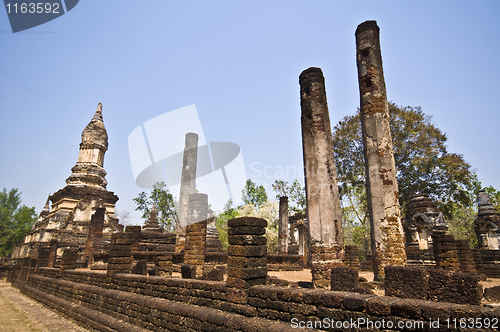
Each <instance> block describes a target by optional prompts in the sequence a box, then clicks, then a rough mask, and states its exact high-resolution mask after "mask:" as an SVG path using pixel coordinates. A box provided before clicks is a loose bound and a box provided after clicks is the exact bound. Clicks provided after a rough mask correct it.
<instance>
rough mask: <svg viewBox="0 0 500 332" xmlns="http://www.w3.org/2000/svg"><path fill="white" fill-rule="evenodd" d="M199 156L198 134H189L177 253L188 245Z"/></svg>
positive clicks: (185, 150) (182, 182) (184, 159)
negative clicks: (188, 231) (188, 217)
mask: <svg viewBox="0 0 500 332" xmlns="http://www.w3.org/2000/svg"><path fill="white" fill-rule="evenodd" d="M197 156H198V134H196V133H187V134H186V143H185V146H184V156H183V159H182V175H181V190H180V193H179V211H178V218H179V221H178V223H177V237H176V243H175V251H176V252H181V251H182V250H183V249H184V246H185V243H186V226H187V216H188V203H189V196H190V195H192V194H194V192H195V190H196V161H197Z"/></svg>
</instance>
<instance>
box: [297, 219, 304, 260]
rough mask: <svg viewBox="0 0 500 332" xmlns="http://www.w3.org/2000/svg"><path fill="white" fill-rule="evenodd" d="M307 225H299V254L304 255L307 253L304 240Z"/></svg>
mask: <svg viewBox="0 0 500 332" xmlns="http://www.w3.org/2000/svg"><path fill="white" fill-rule="evenodd" d="M304 228H305V227H304V226H303V225H301V226H300V227H297V229H298V231H299V239H298V241H297V242H298V244H299V255H301V256H302V255H304V254H305V250H304V246H305V241H304V237H305V236H304V235H305V234H304V233H305V229H304Z"/></svg>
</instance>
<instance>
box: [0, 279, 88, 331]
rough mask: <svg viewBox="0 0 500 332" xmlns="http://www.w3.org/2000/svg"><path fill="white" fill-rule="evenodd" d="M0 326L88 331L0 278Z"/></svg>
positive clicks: (10, 329) (16, 328) (3, 327)
mask: <svg viewBox="0 0 500 332" xmlns="http://www.w3.org/2000/svg"><path fill="white" fill-rule="evenodd" d="M0 326H1V330H2V331H5V332H21V331H22V332H88V330H86V329H84V328H82V327H80V326H78V325H76V324H75V323H72V322H71V321H69V320H67V319H66V318H64V317H62V316H60V315H58V314H56V313H55V312H53V311H51V310H50V309H48V308H47V307H45V306H43V305H42V304H40V303H38V302H36V301H34V300H32V299H30V298H28V297H26V296H24V295H22V294H20V293H19V290H17V289H16V288H14V287H12V286H10V284H9V283H7V282H6V281H5V279H1V280H0Z"/></svg>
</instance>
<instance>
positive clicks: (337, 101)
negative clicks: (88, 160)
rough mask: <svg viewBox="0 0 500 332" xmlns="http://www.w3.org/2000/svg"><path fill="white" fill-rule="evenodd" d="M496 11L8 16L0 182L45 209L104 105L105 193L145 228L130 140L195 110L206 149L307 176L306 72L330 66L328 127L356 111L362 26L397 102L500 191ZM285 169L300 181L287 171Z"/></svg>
mask: <svg viewBox="0 0 500 332" xmlns="http://www.w3.org/2000/svg"><path fill="white" fill-rule="evenodd" d="M499 14H500V2H498V1H493V0H492V1H425V0H424V1H422V0H420V1H376V2H375V1H349V2H348V1H259V0H256V1H182V2H180V1H176V2H174V1H163V0H149V1H138V0H135V1H132V0H130V1H98V0H85V1H80V3H79V4H78V5H77V6H76V7H75V8H74V9H73V10H71V11H70V12H68V13H67V14H65V15H63V16H61V17H59V18H57V19H55V20H53V21H51V22H48V23H46V24H43V25H40V26H38V27H35V28H32V29H29V30H26V31H24V32H19V33H16V34H13V33H12V32H11V29H10V25H9V22H8V18H7V14H6V12H5V11H3V10H0V45H2V48H1V49H2V53H1V55H0V60H1V61H0V72H1V75H0V112H1V113H0V114H1V130H0V155H1V156H2V162H1V163H0V188H3V187H6V188H12V187H17V188H19V189H20V190H21V191H22V192H23V195H22V198H23V202H24V203H25V204H26V205H29V206H35V207H36V208H37V211H40V209H41V208H42V207H43V205H44V203H45V200H46V198H47V195H48V194H49V193H53V192H55V191H57V190H59V189H60V188H62V187H63V186H64V185H65V182H64V180H65V179H66V178H67V177H68V176H69V175H70V172H71V167H73V166H74V164H75V163H76V160H77V156H78V146H79V143H80V140H81V137H80V135H81V132H82V130H83V128H84V127H85V126H86V125H87V123H88V122H89V121H90V119H91V118H92V116H93V114H94V112H95V109H96V107H97V104H98V103H99V102H101V103H103V117H104V123H105V125H106V128H107V131H108V135H109V150H108V151H107V153H106V157H105V163H104V167H105V169H106V171H107V172H108V175H107V180H108V189H109V190H111V191H113V192H115V194H117V195H118V196H119V197H120V200H119V201H118V204H117V208H118V210H120V211H124V210H126V211H129V212H130V213H131V215H132V217H133V220H132V222H134V223H140V222H141V221H140V220H139V217H140V215H139V214H138V213H134V211H133V210H134V208H135V205H134V203H133V202H132V198H134V197H136V196H137V195H138V193H139V192H140V191H142V190H143V189H142V188H140V187H138V186H137V185H136V184H135V181H134V177H133V175H132V169H131V165H130V159H129V155H128V146H127V139H128V136H129V134H130V133H131V132H132V130H134V129H135V128H136V127H137V126H140V125H141V124H143V123H144V122H146V121H148V120H150V119H152V118H154V117H156V116H158V115H161V114H163V113H165V112H168V111H172V110H175V109H178V108H180V107H184V106H188V105H191V104H195V105H196V108H197V110H198V114H199V118H200V121H201V124H202V126H203V129H204V134H205V137H206V139H207V141H211V142H217V141H219V142H233V143H236V144H238V145H239V146H240V147H241V151H242V154H243V158H244V160H245V165H246V171H247V175H248V176H249V177H250V178H252V180H254V181H255V182H258V183H261V184H266V186H267V187H268V193H270V191H271V189H270V184H271V183H272V182H274V180H275V179H276V178H277V177H278V178H280V179H283V180H286V181H293V180H294V179H295V178H296V177H297V178H299V179H300V180H301V181H302V182H303V173H302V169H301V167H302V147H301V131H300V96H299V85H298V76H299V74H300V73H301V72H302V71H303V70H304V69H307V68H309V67H311V66H314V67H321V68H322V69H323V73H324V75H325V80H326V89H327V97H328V103H329V109H330V118H331V123H332V125H335V124H336V123H337V122H338V121H339V120H340V119H342V118H343V117H344V116H346V115H352V114H354V113H355V111H356V108H357V107H358V106H359V91H358V83H357V72H356V58H355V51H356V50H355V39H354V32H355V30H356V27H357V25H358V24H360V23H362V22H364V21H366V20H376V21H377V22H378V25H379V26H380V29H381V49H382V57H383V62H384V73H385V81H386V86H387V94H388V98H389V100H391V101H394V102H396V103H397V104H401V105H411V106H421V107H422V109H423V111H424V112H425V113H426V114H428V115H431V116H433V121H434V123H435V124H436V125H437V126H438V128H440V129H441V130H442V131H444V132H446V133H447V136H448V146H449V151H450V152H455V153H460V154H463V155H464V157H465V159H466V160H467V161H468V162H469V163H470V164H471V165H472V167H473V168H474V169H475V170H476V172H477V174H478V176H479V180H480V181H481V182H482V183H483V185H485V186H488V185H493V186H494V187H496V188H500V179H499V177H498V165H499V163H500V158H499V153H498V152H499V149H498V123H500V103H499V102H498V97H497V96H498V90H499V89H500V80H499V79H498V78H499V77H500V68H499V66H498V65H496V64H495V63H496V58H497V55H498V54H500V25H499V24H498V15H499ZM265 167H267V168H266V173H265V175H264V172H263V171H264V168H265ZM282 168H283V169H285V170H286V169H287V168H288V169H289V170H292V169H296V170H297V173H296V174H293V172H290V174H289V176H288V177H286V175H287V174H286V172H285V174H283V175H284V177H281V176H282V174H281V173H280V170H281V169H282ZM259 173H260V176H257V175H259ZM270 196H274V194H271V193H270Z"/></svg>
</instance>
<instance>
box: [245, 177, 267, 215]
mask: <svg viewBox="0 0 500 332" xmlns="http://www.w3.org/2000/svg"><path fill="white" fill-rule="evenodd" d="M241 194H242V199H243V202H245V204H246V205H247V204H252V205H253V206H255V207H257V208H260V207H261V206H262V205H263V204H264V203H266V202H267V193H266V189H265V188H264V186H262V185H261V186H257V185H256V184H255V183H254V182H253V181H252V180H250V179H248V180H247V183H246V184H245V187H244V188H243V190H242V191H241Z"/></svg>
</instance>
